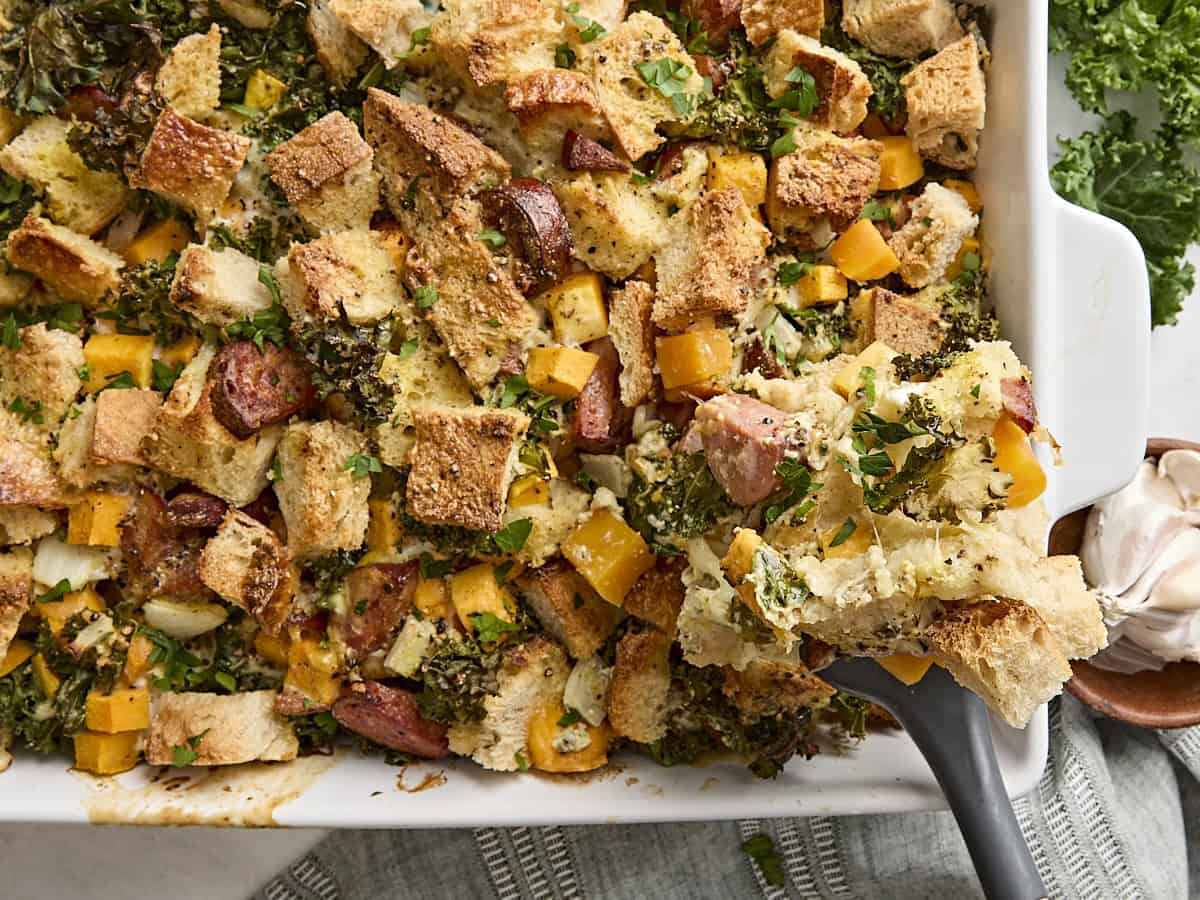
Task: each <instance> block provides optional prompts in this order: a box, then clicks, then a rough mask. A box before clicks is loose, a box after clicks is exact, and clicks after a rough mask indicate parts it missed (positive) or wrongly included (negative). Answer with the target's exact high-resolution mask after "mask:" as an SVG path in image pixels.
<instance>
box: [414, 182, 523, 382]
mask: <svg viewBox="0 0 1200 900" xmlns="http://www.w3.org/2000/svg"><path fill="white" fill-rule="evenodd" d="M480 230H481V229H480V222H479V218H478V215H477V214H476V213H475V212H474V211H473V210H472V209H471V208H470V206H469V202H468V201H463V202H462V203H460V204H457V205H456V206H455V207H454V208H452V209H451V210H450V211H449V213H448V214H447V215H446V217H445V218H443V219H441V220H439V221H438V222H437V223H436V224H431V225H430V226H428V227H427V228H425V229H423V230H422V231H421V233H420V234H419V235H418V236H417V237H416V240H415V242H414V244H413V247H412V249H411V250H410V251H409V253H408V258H407V260H406V265H405V273H404V279H405V282H406V283H407V285H408V288H409V290H410V292H412V293H413V294H416V293H417V291H421V290H424V291H425V292H426V293H428V291H429V289H430V288H432V289H433V290H434V291H435V293H434V294H432V295H431V296H430V299H431V300H432V304H433V305H432V306H429V307H428V308H427V310H426V315H427V317H428V320H429V323H430V324H431V325H432V326H433V328H434V330H436V331H437V333H438V335H439V336H440V337H441V339H442V340H443V341H444V342H445V344H446V349H447V351H448V352H449V354H450V357H451V359H453V360H454V361H455V362H457V363H458V364H459V365H460V366H461V367H462V369H463V372H464V373H465V374H466V376H467V380H468V381H469V382H470V383H471V386H472V387H473V388H474V389H475V390H476V391H482V390H483V389H484V388H486V387H487V386H488V385H489V384H491V383H492V381H493V380H494V379H495V377H496V375H497V373H499V371H500V368H501V365H502V364H503V363H504V362H505V361H506V360H508V361H513V360H519V359H520V357H521V356H522V355H523V351H524V347H525V346H527V345H528V343H530V338H531V337H532V334H533V332H534V331H535V329H536V328H537V325H538V316H537V314H536V313H535V312H534V309H533V307H532V306H530V304H529V303H528V301H526V299H525V297H524V295H523V294H522V293H521V292H520V291H519V290H517V287H516V285H515V284H514V283H513V280H512V277H511V275H510V274H509V272H508V270H507V269H506V268H505V267H504V266H502V265H501V264H500V262H498V261H497V260H498V258H497V257H496V256H494V255H493V254H492V252H491V251H490V250H489V249H488V247H487V245H486V244H484V243H483V242H482V241H480V240H479V239H478V238H477V237H476V235H478V234H479V231H480Z"/></svg>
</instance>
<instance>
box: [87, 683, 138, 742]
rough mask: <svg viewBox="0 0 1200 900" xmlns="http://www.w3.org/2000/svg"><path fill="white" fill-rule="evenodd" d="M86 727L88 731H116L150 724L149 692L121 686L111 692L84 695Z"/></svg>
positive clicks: (107, 732)
mask: <svg viewBox="0 0 1200 900" xmlns="http://www.w3.org/2000/svg"><path fill="white" fill-rule="evenodd" d="M86 711H87V727H88V729H89V730H90V731H100V732H103V733H104V734H117V733H119V732H122V731H140V730H141V729H143V728H149V727H150V694H149V692H148V691H147V690H146V689H145V688H121V689H118V690H115V691H113V692H112V693H111V694H97V693H95V692H93V693H90V694H88V696H87V705H86Z"/></svg>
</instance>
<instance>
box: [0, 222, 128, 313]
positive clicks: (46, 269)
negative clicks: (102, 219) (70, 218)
mask: <svg viewBox="0 0 1200 900" xmlns="http://www.w3.org/2000/svg"><path fill="white" fill-rule="evenodd" d="M8 261H9V262H10V263H12V265H14V266H16V267H17V268H18V269H24V270H25V271H26V272H32V273H33V274H34V275H37V276H38V277H39V278H41V279H42V280H43V281H44V282H46V284H48V285H50V287H52V288H54V290H55V291H56V292H57V293H58V294H60V295H61V296H62V297H64V298H65V299H67V300H76V301H79V302H80V303H86V304H88V305H95V304H97V303H99V302H100V301H102V300H103V299H104V298H105V297H106V296H108V295H109V294H110V293H112V292H113V291H115V290H117V288H119V287H120V286H121V275H120V271H121V268H122V267H123V266H124V265H125V261H124V260H123V259H121V257H119V256H117V255H116V254H115V253H113V252H112V251H110V250H108V249H107V248H106V247H104V246H103V245H102V244H97V243H96V242H95V241H93V240H91V239H90V238H88V237H85V236H84V235H82V234H79V233H78V232H75V231H71V230H70V229H69V228H63V227H62V226H61V225H55V224H54V223H53V222H51V221H50V220H49V219H43V218H40V217H38V216H34V215H29V216H26V217H25V220H24V221H23V222H21V225H20V227H19V228H17V229H15V230H14V231H13V232H12V233H11V234H9V236H8Z"/></svg>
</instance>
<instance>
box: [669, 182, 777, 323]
mask: <svg viewBox="0 0 1200 900" xmlns="http://www.w3.org/2000/svg"><path fill="white" fill-rule="evenodd" d="M670 228H671V232H670V236H669V238H668V240H667V242H666V244H665V246H664V247H663V248H662V249H661V250H660V251H659V252H658V255H657V256H656V257H655V268H656V272H657V277H658V288H657V290H658V293H657V296H656V297H655V300H654V311H653V319H654V324H655V325H658V326H659V327H660V328H664V329H668V330H672V331H682V330H683V329H684V328H686V327H687V326H688V324H689V323H692V322H696V321H698V320H700V319H705V318H710V317H713V316H720V315H737V314H738V313H740V312H741V311H742V310H744V309H745V308H746V306H747V304H748V303H749V301H750V295H751V293H752V290H753V288H752V282H753V279H754V272H755V270H756V268H757V267H758V266H759V264H761V263H762V262H763V260H764V259H765V258H766V249H767V246H768V245H769V244H770V242H771V232H769V231H768V230H767V229H766V228H764V227H763V226H762V225H761V224H760V223H759V222H758V221H757V220H756V219H755V218H754V215H753V211H752V210H751V209H750V207H748V206H747V205H746V201H745V200H743V199H742V194H741V192H740V191H739V190H737V189H736V188H726V189H725V190H721V191H709V192H708V193H706V194H704V196H702V197H701V198H700V199H699V200H697V201H696V202H695V203H694V204H692V207H691V209H690V210H689V211H688V212H687V213H680V214H678V215H676V216H675V217H674V218H673V219H672V220H671V225H670Z"/></svg>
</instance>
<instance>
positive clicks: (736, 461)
mask: <svg viewBox="0 0 1200 900" xmlns="http://www.w3.org/2000/svg"><path fill="white" fill-rule="evenodd" d="M787 423H788V417H787V414H786V413H784V412H783V411H782V410H778V409H776V408H775V407H774V406H770V405H768V404H766V403H763V402H762V401H760V400H755V399H754V398H753V397H747V396H745V395H743V394H722V395H721V396H719V397H713V398H712V399H711V400H708V401H707V402H705V403H701V404H700V406H699V407H697V409H696V427H697V428H698V429H699V432H700V439H701V441H702V442H703V444H704V454H705V457H706V459H707V460H708V468H709V470H710V471H711V472H712V473H713V477H714V478H716V479H717V481H718V482H720V484H721V487H723V488H725V493H727V494H728V495H729V499H731V500H732V501H733V502H734V503H736V504H737V505H738V506H751V505H753V504H755V503H758V502H759V501H761V500H765V499H766V498H767V497H769V496H770V495H771V493H772V492H773V491H775V489H776V488H777V487H778V486H779V479H778V477H777V476H776V474H775V467H776V466H778V465H779V463H780V462H782V461H783V457H784V452H785V451H786V450H787V449H788V444H789V441H788V438H787V434H786V427H787Z"/></svg>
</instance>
